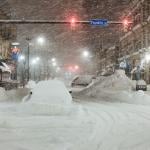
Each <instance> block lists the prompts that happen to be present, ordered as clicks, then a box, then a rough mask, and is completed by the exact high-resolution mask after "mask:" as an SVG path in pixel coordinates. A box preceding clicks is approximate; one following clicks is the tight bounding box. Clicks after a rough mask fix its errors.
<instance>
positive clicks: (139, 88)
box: [136, 80, 147, 91]
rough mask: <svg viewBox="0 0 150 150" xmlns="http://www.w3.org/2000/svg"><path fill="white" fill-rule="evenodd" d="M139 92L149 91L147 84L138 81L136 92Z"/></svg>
mask: <svg viewBox="0 0 150 150" xmlns="http://www.w3.org/2000/svg"><path fill="white" fill-rule="evenodd" d="M139 90H143V91H147V84H146V82H145V81H144V80H138V81H136V91H139Z"/></svg>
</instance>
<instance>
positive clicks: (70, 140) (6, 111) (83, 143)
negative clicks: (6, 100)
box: [0, 101, 150, 150]
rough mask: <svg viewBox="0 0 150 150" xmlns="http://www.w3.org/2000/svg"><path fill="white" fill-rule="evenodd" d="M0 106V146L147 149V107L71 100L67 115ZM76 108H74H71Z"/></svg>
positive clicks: (15, 149) (17, 149)
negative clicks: (24, 110)
mask: <svg viewBox="0 0 150 150" xmlns="http://www.w3.org/2000/svg"><path fill="white" fill-rule="evenodd" d="M20 105H21V104H17V105H14V104H13V105H10V104H9V105H6V104H5V105H1V107H0V149H5V150H33V149H37V150H46V149H53V150H62V149H63V150H77V149H78V150H91V149H92V150H148V149H149V148H150V143H149V140H150V130H149V126H150V107H149V106H141V105H133V104H117V103H102V104H100V103H91V102H82V101H80V102H77V103H74V107H76V108H77V109H74V113H70V115H69V114H68V115H42V114H40V110H39V114H36V115H33V114H26V113H20V112H18V111H17V108H19V107H20ZM75 110H76V111H75Z"/></svg>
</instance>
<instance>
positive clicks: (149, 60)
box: [145, 54, 150, 63]
mask: <svg viewBox="0 0 150 150" xmlns="http://www.w3.org/2000/svg"><path fill="white" fill-rule="evenodd" d="M145 60H146V62H147V63H148V62H150V54H146V55H145Z"/></svg>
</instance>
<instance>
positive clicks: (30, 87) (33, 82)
mask: <svg viewBox="0 0 150 150" xmlns="http://www.w3.org/2000/svg"><path fill="white" fill-rule="evenodd" d="M35 86H36V83H35V81H32V80H30V81H29V82H28V84H27V85H26V88H29V89H33V88H34V87H35Z"/></svg>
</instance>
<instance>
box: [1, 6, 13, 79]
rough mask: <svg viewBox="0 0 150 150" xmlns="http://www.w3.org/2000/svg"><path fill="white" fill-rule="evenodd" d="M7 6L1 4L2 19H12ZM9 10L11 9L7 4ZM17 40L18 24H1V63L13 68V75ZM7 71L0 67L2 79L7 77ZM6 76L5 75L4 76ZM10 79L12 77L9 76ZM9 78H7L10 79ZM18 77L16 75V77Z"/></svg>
mask: <svg viewBox="0 0 150 150" xmlns="http://www.w3.org/2000/svg"><path fill="white" fill-rule="evenodd" d="M3 8H5V6H3V5H2V6H1V4H0V19H11V17H10V14H9V13H8V11H6V10H4V9H3ZM7 10H9V8H8V5H7ZM15 41H16V26H15V25H11V24H0V63H3V62H5V63H6V64H7V65H8V67H9V68H10V69H11V75H13V76H16V75H14V74H16V63H15V61H13V60H12V47H11V44H12V42H15ZM5 74H7V71H3V70H2V69H0V81H1V80H4V78H6V76H5ZM4 76H5V77H4ZM8 79H10V77H8ZM8 79H7V80H8ZM14 79H16V77H15V78H14Z"/></svg>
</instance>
